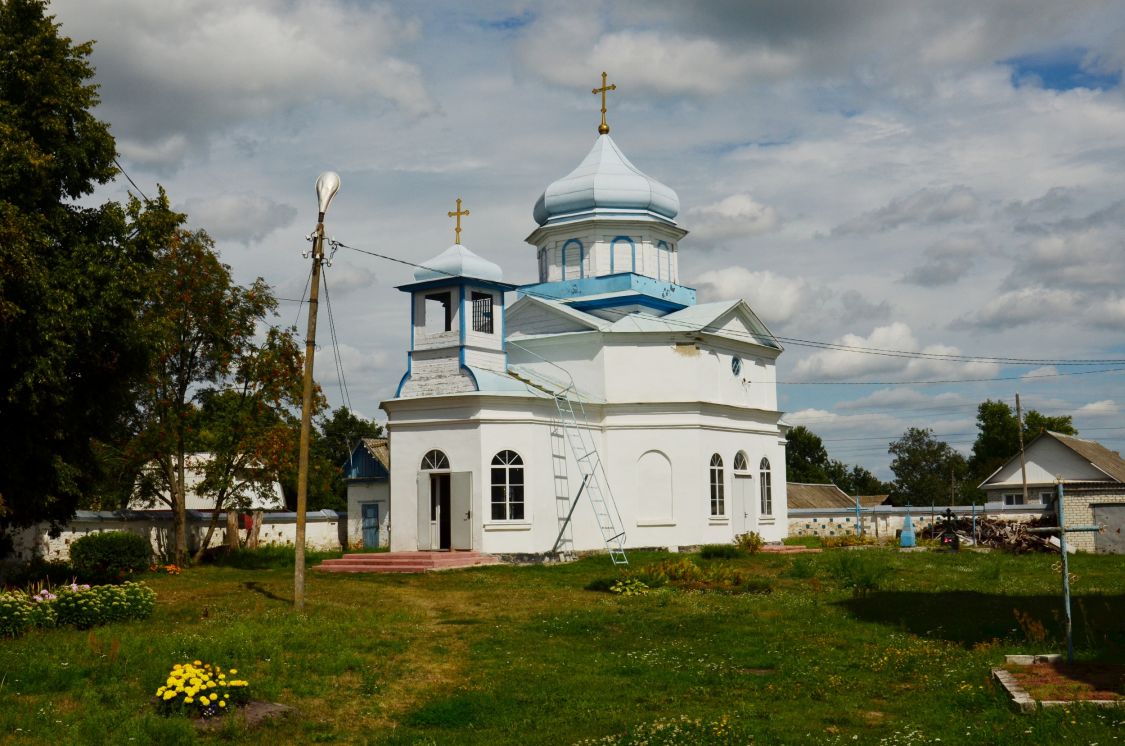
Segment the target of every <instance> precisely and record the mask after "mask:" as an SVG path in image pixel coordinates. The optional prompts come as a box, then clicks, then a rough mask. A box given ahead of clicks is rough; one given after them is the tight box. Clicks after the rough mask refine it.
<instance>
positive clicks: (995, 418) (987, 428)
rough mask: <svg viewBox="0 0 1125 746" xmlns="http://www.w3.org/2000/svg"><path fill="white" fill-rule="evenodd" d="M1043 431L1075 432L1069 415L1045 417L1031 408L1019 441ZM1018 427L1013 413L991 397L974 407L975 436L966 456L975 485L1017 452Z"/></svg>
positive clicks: (1025, 441)
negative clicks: (975, 419)
mask: <svg viewBox="0 0 1125 746" xmlns="http://www.w3.org/2000/svg"><path fill="white" fill-rule="evenodd" d="M1043 430H1053V431H1055V432H1059V433H1063V434H1064V435H1077V434H1078V431H1077V430H1076V429H1075V428H1074V423H1073V421H1072V418H1071V416H1070V415H1059V416H1047V415H1044V414H1041V413H1039V412H1037V411H1036V410H1034V409H1031V410H1028V412H1027V414H1025V415H1024V418H1023V440H1024V444H1025V445H1026V444H1027V443H1029V442H1030V441H1031V439H1032V438H1034V437H1035V436H1036V435H1038V434H1039V433H1040V432H1042V431H1043ZM1019 448H1020V427H1019V421H1018V420H1017V418H1016V414H1015V412H1013V411H1012V408H1011V407H1010V406H1008V404H1007V403H1006V402H1003V401H993V400H992V399H988V400H985V401H983V402H981V404H980V406H979V407H977V438H976V441H975V442H974V443H973V450H972V454H971V455H970V457H969V471H970V474H971V475H972V478H973V479H974V480H975V481H976V482H977V483H978V484H979V483H980V482H981V481H983V480H984V479H987V478H988V476H989V475H990V474H992V472H994V471H996V470H997V469H999V468H1000V467H1001V466H1002V465H1003V464H1004V463H1005V462H1006V461H1007V460H1008V459H1010V458H1011V457H1012V456H1015V455H1016V454H1017V453H1019Z"/></svg>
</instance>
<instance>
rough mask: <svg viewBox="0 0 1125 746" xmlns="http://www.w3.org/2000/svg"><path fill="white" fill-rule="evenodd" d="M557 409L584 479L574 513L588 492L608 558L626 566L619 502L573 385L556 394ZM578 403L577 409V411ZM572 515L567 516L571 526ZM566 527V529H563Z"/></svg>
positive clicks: (572, 507)
mask: <svg viewBox="0 0 1125 746" xmlns="http://www.w3.org/2000/svg"><path fill="white" fill-rule="evenodd" d="M553 395H554V398H555V407H556V408H557V409H558V411H559V420H560V421H561V422H562V426H563V432H565V433H566V439H567V444H568V445H569V446H570V452H571V453H572V454H573V455H574V460H575V463H577V464H578V473H579V474H580V475H581V477H582V481H581V484H580V486H579V488H578V494H576V495H575V496H574V502H573V503H572V504H571V513H572V514H573V512H574V505H576V504H577V503H578V498H579V497H581V496H582V493H583V492H585V493H586V495H587V497H588V498H589V500H590V505H591V506H593V509H594V517H595V518H596V519H597V522H598V530H599V531H600V532H601V534H602V540H603V541H604V542H605V547H606V549H607V550H608V551H609V558H610V560H611V561H612V562H613V564H615V565H627V564H629V559H628V558H627V557H626V556H625V528H624V523H623V521H622V520H621V514H620V513H619V512H618V510H617V503H615V502H614V500H613V493H612V492H611V491H610V489H609V480H608V479H606V475H605V468H604V467H603V466H602V459H601V455H600V454H599V453H598V448H597V445H596V444H595V443H594V438H593V435H592V434H591V433H590V429H589V427H587V425H586V417H585V412H584V411H583V410H582V402H581V400H580V399H578V397H577V392H576V391H575V389H574V387H573V385H571V386H567V387H566V388H564V389H562V390H561V391H557V392H555V393H554V394H553ZM576 402H577V404H578V407H577V409H576V408H575V403H576ZM569 521H570V516H569V515H568V516H567V522H568V523H569ZM564 528H565V527H564Z"/></svg>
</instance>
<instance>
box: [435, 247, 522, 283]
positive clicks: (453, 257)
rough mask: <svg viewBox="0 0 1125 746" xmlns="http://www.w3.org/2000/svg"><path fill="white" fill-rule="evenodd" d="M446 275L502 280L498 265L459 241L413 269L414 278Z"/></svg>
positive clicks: (444, 276)
mask: <svg viewBox="0 0 1125 746" xmlns="http://www.w3.org/2000/svg"><path fill="white" fill-rule="evenodd" d="M446 277H474V278H476V279H478V280H490V281H492V282H502V281H503V279H504V273H503V272H502V271H501V270H500V265H498V264H493V263H492V262H490V261H488V260H487V259H482V258H481V257H479V256H477V255H476V254H474V253H473V252H471V251H469V250H468V249H466V248H465V247H464V246H462V245H461V244H459V243H455V244H453V245H452V246H450V247H449V248H448V249H446V250H445V251H443V252H441V253H440V254H438V255H437V256H435V257H434V258H433V259H430V260H429V261H426V262H422V266H421V267H420V268H418V269H416V270H415V271H414V279H415V280H416V281H418V282H422V281H424V280H438V279H442V278H446Z"/></svg>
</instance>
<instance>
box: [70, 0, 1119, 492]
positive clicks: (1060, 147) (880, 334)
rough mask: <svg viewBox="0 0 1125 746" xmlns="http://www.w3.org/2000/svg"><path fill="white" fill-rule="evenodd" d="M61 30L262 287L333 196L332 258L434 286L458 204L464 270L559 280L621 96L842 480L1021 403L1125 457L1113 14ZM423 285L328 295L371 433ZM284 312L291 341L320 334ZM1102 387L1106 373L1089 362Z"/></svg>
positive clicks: (352, 281)
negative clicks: (843, 469)
mask: <svg viewBox="0 0 1125 746" xmlns="http://www.w3.org/2000/svg"><path fill="white" fill-rule="evenodd" d="M51 8H52V12H53V13H55V14H56V15H57V18H58V20H59V21H60V22H61V23H62V25H63V31H64V32H65V33H66V34H68V35H69V36H71V37H72V38H74V39H75V40H87V39H94V40H96V46H95V48H94V53H93V62H94V64H95V66H96V68H97V82H98V83H100V85H101V87H102V88H101V93H102V105H101V107H100V110H99V114H100V116H101V117H102V118H104V119H105V120H106V121H108V122H109V123H110V124H111V127H112V130H113V133H114V134H115V136H116V137H117V143H118V149H119V152H120V160H121V163H122V165H123V166H124V167H125V169H126V170H127V171H128V172H129V174H130V176H132V177H133V179H134V181H136V183H137V185H138V186H139V187H140V189H142V190H144V191H145V192H147V193H150V194H151V193H152V192H155V191H156V184H157V183H160V184H163V185H164V186H165V187H166V188H167V189H168V192H169V195H170V197H171V199H172V201H173V204H174V205H176V206H177V207H178V208H181V209H183V210H185V211H186V212H187V213H188V214H189V216H190V221H191V224H192V225H193V226H194V227H201V228H205V229H206V230H207V231H208V232H210V234H211V235H212V236H213V237H214V238H215V239H216V241H217V244H218V246H219V248H220V249H221V252H222V256H223V259H224V260H225V261H226V262H227V263H229V264H230V265H231V266H232V267H233V269H234V273H235V275H236V277H237V278H238V279H239V280H240V281H243V282H248V281H250V280H252V279H253V278H255V277H257V276H262V277H264V278H265V279H266V280H267V281H268V282H270V283H271V284H272V285H273V286H274V287H275V288H276V290H277V292H278V294H279V295H280V296H281V297H283V298H294V299H299V298H300V297H301V295H302V289H303V287H304V282H305V277H306V274H307V270H308V264H307V262H306V261H305V260H303V259H302V258H301V252H302V251H304V250H305V248H306V246H307V244H306V242H305V236H306V234H308V232H309V231H310V230H311V229H312V228H313V227H314V224H315V219H316V203H315V197H314V194H313V184H314V182H315V180H316V177H317V175H318V174H319V173H320V172H321V171H323V170H326V169H333V170H336V171H338V172H339V173H340V175H341V178H342V181H343V186H342V188H341V190H340V193H339V194H338V195H337V197H336V201H335V202H334V203H333V205H332V209H331V211H330V212H329V216H328V221H327V223H328V232H329V234H330V235H332V236H333V237H335V238H337V239H338V240H340V241H343V242H344V243H347V244H349V245H351V246H356V247H361V248H367V249H370V250H374V251H377V252H380V253H385V254H389V255H393V256H396V257H401V258H403V259H406V260H409V261H419V262H420V261H424V260H426V259H428V258H430V257H432V256H434V255H435V254H437V253H439V252H440V251H442V250H443V249H444V248H445V247H447V246H448V245H449V244H450V243H452V230H451V225H450V222H451V221H450V220H449V219H448V218H447V217H446V212H447V211H448V210H451V209H453V201H454V199H455V198H456V197H458V196H460V197H462V198H463V199H464V200H465V205H466V206H467V207H468V208H469V209H470V210H471V211H472V215H471V216H470V217H469V218H467V219H466V222H465V233H464V236H463V239H464V240H463V242H464V243H465V244H466V245H468V246H469V247H470V248H472V249H473V250H474V251H476V252H477V253H480V254H482V255H484V256H486V257H488V258H490V259H492V260H494V261H497V262H498V263H500V264H501V265H502V266H503V267H504V269H505V274H506V279H508V280H510V281H513V282H530V281H533V280H534V279H535V271H536V270H535V267H536V262H535V253H534V249H533V248H532V247H531V246H529V245H527V244H525V243H524V242H523V239H524V237H525V236H527V235H528V234H529V233H530V232H531V230H532V228H533V227H534V222H533V221H532V219H531V208H532V205H533V204H534V202H535V199H536V198H537V197H538V196H539V194H540V193H541V192H542V190H543V189H544V187H545V186H546V185H547V184H548V183H550V182H551V181H553V180H555V179H557V178H559V177H561V176H563V175H564V174H566V173H567V172H569V171H570V170H571V169H572V168H573V167H574V166H575V165H577V164H578V162H579V161H580V160H581V159H582V157H583V156H584V155H585V154H586V152H587V151H588V150H589V148H590V146H591V144H592V141H593V139H594V137H595V136H596V127H597V124H598V116H599V115H598V111H597V109H598V102H597V101H596V99H595V97H594V96H592V95H591V94H590V90H591V88H592V87H594V85H595V84H597V83H598V82H599V80H600V78H599V74H600V72H601V71H602V70H603V69H604V70H608V71H609V73H610V80H611V81H612V82H614V83H616V84H617V86H618V90H617V92H616V94H615V95H611V103H610V109H611V111H610V124H611V126H612V127H613V135H614V138H615V140H616V141H617V143H618V144H619V146H620V147H621V148H622V149H623V150H624V152H625V153H626V154H627V155H628V156H629V158H630V159H631V160H632V161H633V162H634V163H635V164H636V165H637V166H638V167H639V168H641V169H642V170H644V171H645V172H646V173H648V174H649V175H651V176H653V177H655V178H658V179H660V180H661V181H663V182H665V183H667V184H668V185H669V186H671V187H672V188H674V189H675V190H676V191H677V192H678V194H679V196H680V201H681V205H682V212H681V214H680V223H681V225H683V226H684V227H685V228H687V229H688V230H690V231H691V235H689V236H688V238H687V239H685V240H684V241H683V243H682V245H681V259H680V261H681V267H680V269H681V277H682V278H683V279H684V280H685V281H686V283H687V284H689V285H692V286H694V287H696V288H698V290H699V294H700V299H701V300H719V299H727V298H735V297H743V298H746V299H747V300H748V301H749V302H750V304H751V306H752V307H753V308H754V309H755V310H756V311H757V313H758V314H759V315H760V316H761V317H762V318H763V320H765V322H766V323H767V324H768V325H769V326H770V328H771V329H772V330H773V331H774V333H775V334H777V335H778V336H780V337H782V338H783V339H785V340H788V341H786V343H785V344H786V348H787V351H786V353H785V354H784V355H783V356H782V357H781V361H780V363H779V371H778V377H779V379H780V381H781V385H780V386H779V396H780V399H781V408H782V409H783V410H785V411H786V412H788V413H789V414H788V415H787V419H788V420H790V421H792V422H794V423H804V424H807V425H808V426H809V427H811V428H812V429H813V430H814V431H816V432H818V433H819V434H821V435H822V436H823V437H824V438H825V441H826V445H827V446H828V449H829V453H830V455H831V456H833V457H835V458H840V459H842V460H844V461H848V462H857V463H863V464H865V465H867V466H868V467H870V468H872V469H875V470H876V471H877V473H879V474H880V475H881V476H884V477H888V476H889V471H888V469H887V463H888V457H887V454H886V444H887V442H888V441H890V440H892V439H894V438H895V437H897V436H898V435H900V434H901V433H902V431H903V430H904V429H905V428H906V427H909V426H912V425H917V426H927V427H932V428H933V429H934V430H935V431H936V433H937V434H938V435H941V436H945V437H946V439H947V440H948V441H949V442H950V443H952V444H953V445H955V446H957V447H959V448H962V449H963V450H965V449H967V448H968V446H969V445H970V444H971V442H972V439H973V437H974V424H973V423H974V416H975V410H976V404H977V403H978V402H980V401H981V400H983V399H985V398H988V397H992V398H1005V399H1006V400H1008V401H1011V400H1012V398H1013V396H1014V394H1015V392H1017V391H1018V392H1020V393H1021V396H1022V399H1023V400H1024V403H1025V406H1027V407H1032V408H1037V409H1039V410H1041V411H1043V412H1045V413H1049V414H1074V415H1075V421H1076V424H1077V425H1078V427H1079V429H1080V431H1081V432H1082V434H1083V435H1085V436H1088V437H1091V438H1094V439H1097V440H1100V441H1102V442H1104V443H1106V444H1107V445H1110V446H1111V447H1113V448H1115V449H1121V448H1122V447H1123V446H1125V428H1123V427H1122V426H1121V425H1122V410H1123V408H1125V377H1123V376H1125V373H1123V372H1121V371H1120V370H1118V371H1117V372H1108V373H1096V372H1092V371H1099V370H1100V371H1105V370H1109V369H1121V368H1125V334H1123V332H1125V287H1123V282H1125V189H1123V188H1122V187H1123V181H1125V176H1123V175H1125V97H1123V95H1122V93H1123V89H1122V85H1121V73H1122V68H1123V66H1125V6H1122V5H1121V4H1116V3H1108V2H1082V1H1081V0H1072V1H1071V2H1066V3H1061V2H1057V1H1056V0H1012V1H1010V2H980V0H973V1H972V2H969V1H967V0H966V1H964V2H962V1H961V0H946V1H943V2H917V1H914V0H868V1H862V0H856V1H854V2H827V1H825V2H812V1H811V0H806V1H803V2H802V1H800V0H797V1H791V2H786V3H777V2H768V1H766V0H761V1H752V0H714V1H712V2H706V1H701V2H695V3H692V4H688V3H682V2H674V1H673V0H638V1H636V2H630V1H622V2H616V3H612V4H610V3H594V2H581V1H577V2H567V3H557V2H556V3H542V4H540V3H528V2H518V1H514V0H513V1H508V0H484V1H478V2H473V3H463V2H427V3H405V2H403V3H387V4H377V3H369V2H365V1H363V0H242V1H241V2H238V3H230V2H228V1H227V0H176V2H158V3H154V2H151V1H150V0H99V1H98V2H89V0H54V1H53V2H52V4H51ZM131 188H132V187H130V186H129V184H128V183H127V182H126V181H125V180H124V179H119V180H118V182H115V183H114V184H113V185H111V186H110V187H109V188H107V189H105V190H104V191H103V192H102V193H101V194H99V195H98V196H99V198H102V199H105V198H113V199H118V198H122V197H123V196H124V195H125V193H126V190H127V189H131ZM409 277H410V270H409V268H408V267H406V266H403V265H400V264H394V263H390V262H386V261H382V260H378V259H375V258H372V257H370V256H365V255H362V254H358V253H355V252H351V251H348V250H345V249H341V250H340V251H339V252H338V253H337V255H336V257H335V262H334V264H333V265H332V267H331V268H330V269H329V270H328V285H329V291H330V295H331V299H332V307H333V312H334V317H335V321H336V328H337V333H338V339H339V352H340V358H341V360H342V361H343V366H344V373H345V377H346V382H347V389H348V392H349V394H350V401H351V405H352V407H353V408H354V409H355V410H357V411H358V412H360V413H362V414H364V415H367V416H375V417H380V418H381V417H382V413H381V412H380V410H379V408H378V406H379V402H380V401H381V400H382V399H384V398H387V397H389V396H390V395H392V394H393V391H394V385H395V384H396V383H397V381H398V379H399V377H400V376H401V375H402V372H403V370H404V369H405V348H406V345H407V341H408V328H407V325H408V311H407V303H406V300H407V299H406V296H405V295H403V294H402V293H400V292H398V291H396V290H394V286H395V285H398V284H401V283H403V282H406V281H407V280H408V279H409ZM281 306H282V308H281V310H282V313H281V317H280V319H279V320H278V321H279V323H283V324H286V325H288V324H292V323H294V321H296V320H297V318H298V313H299V304H297V303H293V302H283V303H282V304H281ZM322 319H323V316H322ZM324 321H327V320H326V319H324ZM302 328H303V325H302ZM320 339H321V341H322V347H321V350H320V353H319V354H318V358H317V361H318V379H319V380H320V382H321V383H322V385H323V386H324V387H325V390H326V391H327V393H328V395H329V399H330V400H331V402H332V403H333V404H334V405H335V404H340V403H342V402H343V396H342V394H341V388H340V385H339V382H338V379H337V375H336V373H335V370H334V366H333V365H332V356H331V352H332V344H331V342H330V339H329V335H328V327H327V323H322V325H321V327H320ZM809 342H811V343H829V344H830V345H836V346H837V348H836V349H831V348H825V347H824V346H823V345H820V346H818V345H817V344H813V345H809V344H807V343H809ZM839 347H845V348H854V347H863V348H877V349H881V350H892V351H908V352H924V353H931V354H932V357H930V358H919V357H901V356H894V355H874V354H860V353H856V352H854V351H850V350H845V349H839ZM950 356H967V357H968V358H969V359H964V360H961V359H949V358H950ZM982 357H988V358H1008V359H1017V360H1021V361H1033V362H1019V363H1016V364H1009V363H1002V362H996V361H992V362H990V361H988V360H980V359H977V358H982ZM1087 360H1103V361H1110V362H1108V363H1105V364H1101V365H1072V364H1067V363H1069V362H1073V361H1087ZM1112 361H1118V362H1116V363H1114V362H1112ZM1073 374H1078V375H1073ZM966 379H976V380H968V381H966ZM980 379H985V380H980ZM996 379H1001V380H996ZM927 381H956V382H955V383H940V384H935V383H919V382H927Z"/></svg>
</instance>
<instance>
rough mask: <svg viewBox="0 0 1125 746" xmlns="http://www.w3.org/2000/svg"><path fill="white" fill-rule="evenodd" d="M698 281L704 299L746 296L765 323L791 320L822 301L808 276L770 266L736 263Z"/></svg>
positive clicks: (697, 284) (705, 275)
mask: <svg viewBox="0 0 1125 746" xmlns="http://www.w3.org/2000/svg"><path fill="white" fill-rule="evenodd" d="M695 285H696V286H697V287H698V289H699V293H700V295H701V299H702V300H704V301H710V300H726V299H729V298H744V299H745V300H746V302H747V303H749V304H750V307H751V308H753V309H754V313H756V314H758V316H759V317H760V318H761V319H762V321H764V322H765V323H766V324H775V323H784V322H786V321H790V320H792V319H793V318H794V317H796V316H797V315H798V314H801V313H808V312H810V311H811V310H812V309H813V307H814V306H817V305H818V304H819V303H820V302H822V301H823V296H820V297H818V296H817V293H816V292H815V291H814V290H813V288H812V287H810V285H809V284H808V282H806V281H805V280H802V279H794V278H791V277H782V276H780V275H776V274H774V273H773V272H770V271H769V270H764V271H760V272H755V271H752V270H749V269H746V268H745V267H737V266H736V267H727V268H725V269H720V270H712V271H708V272H704V273H702V274H700V275H698V276H697V277H696V278H695Z"/></svg>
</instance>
